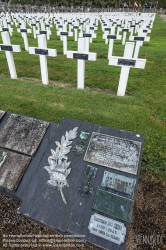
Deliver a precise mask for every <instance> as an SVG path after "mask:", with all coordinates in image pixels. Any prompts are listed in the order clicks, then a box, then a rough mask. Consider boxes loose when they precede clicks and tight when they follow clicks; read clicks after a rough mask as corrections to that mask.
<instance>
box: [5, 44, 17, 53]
mask: <svg viewBox="0 0 166 250" xmlns="http://www.w3.org/2000/svg"><path fill="white" fill-rule="evenodd" d="M0 50H1V51H11V52H21V48H20V45H5V44H0Z"/></svg>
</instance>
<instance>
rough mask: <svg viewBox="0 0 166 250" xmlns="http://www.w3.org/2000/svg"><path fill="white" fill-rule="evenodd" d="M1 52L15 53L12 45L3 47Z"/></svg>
mask: <svg viewBox="0 0 166 250" xmlns="http://www.w3.org/2000/svg"><path fill="white" fill-rule="evenodd" d="M1 50H4V51H13V47H12V46H11V45H1Z"/></svg>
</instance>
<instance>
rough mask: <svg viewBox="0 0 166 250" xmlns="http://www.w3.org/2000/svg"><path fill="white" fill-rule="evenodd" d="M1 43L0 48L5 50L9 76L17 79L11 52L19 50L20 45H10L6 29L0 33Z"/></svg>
mask: <svg viewBox="0 0 166 250" xmlns="http://www.w3.org/2000/svg"><path fill="white" fill-rule="evenodd" d="M1 36H2V41H3V44H0V50H1V51H5V54H6V59H7V63H8V67H9V72H10V76H11V78H13V79H17V73H16V68H15V63H14V59H13V52H21V49H20V45H11V42H10V37H9V34H8V32H7V31H5V32H2V33H1Z"/></svg>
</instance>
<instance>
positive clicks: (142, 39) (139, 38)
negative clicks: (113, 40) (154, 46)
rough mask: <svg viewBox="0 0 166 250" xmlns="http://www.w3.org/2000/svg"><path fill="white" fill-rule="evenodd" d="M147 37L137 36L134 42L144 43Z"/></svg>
mask: <svg viewBox="0 0 166 250" xmlns="http://www.w3.org/2000/svg"><path fill="white" fill-rule="evenodd" d="M144 39H145V37H143V36H142V37H141V36H135V37H134V41H144Z"/></svg>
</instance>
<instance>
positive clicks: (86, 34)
mask: <svg viewBox="0 0 166 250" xmlns="http://www.w3.org/2000/svg"><path fill="white" fill-rule="evenodd" d="M91 36H92V34H88V33H84V34H83V37H91Z"/></svg>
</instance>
